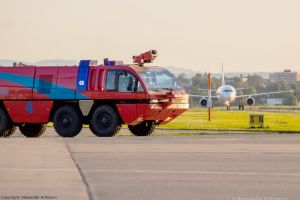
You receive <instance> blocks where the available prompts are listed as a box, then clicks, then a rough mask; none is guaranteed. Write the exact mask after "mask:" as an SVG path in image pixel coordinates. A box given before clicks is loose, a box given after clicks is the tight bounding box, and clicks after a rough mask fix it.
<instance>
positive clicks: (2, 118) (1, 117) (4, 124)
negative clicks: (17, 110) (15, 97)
mask: <svg viewBox="0 0 300 200" xmlns="http://www.w3.org/2000/svg"><path fill="white" fill-rule="evenodd" d="M12 128H13V126H12V122H11V120H10V118H9V116H8V114H7V113H6V111H5V110H4V109H3V108H2V107H0V137H7V135H8V134H9V130H10V129H12ZM10 135H11V134H10Z"/></svg>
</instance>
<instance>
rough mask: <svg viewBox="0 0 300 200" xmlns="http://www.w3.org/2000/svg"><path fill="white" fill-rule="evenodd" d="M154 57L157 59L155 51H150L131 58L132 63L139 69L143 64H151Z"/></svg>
mask: <svg viewBox="0 0 300 200" xmlns="http://www.w3.org/2000/svg"><path fill="white" fill-rule="evenodd" d="M156 57H157V51H156V50H154V49H152V50H149V51H146V52H145V53H142V54H140V55H137V56H133V57H132V59H133V63H136V64H138V65H139V66H140V67H142V66H143V65H144V63H152V62H153V60H154V59H155V58H156Z"/></svg>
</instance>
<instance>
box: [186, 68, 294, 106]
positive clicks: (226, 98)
mask: <svg viewBox="0 0 300 200" xmlns="http://www.w3.org/2000/svg"><path fill="white" fill-rule="evenodd" d="M243 89H247V88H237V89H236V88H234V87H233V86H231V85H226V84H225V76H224V71H223V66H222V85H221V86H220V87H219V88H218V89H217V90H211V91H213V92H216V95H215V96H212V95H211V93H210V92H211V91H209V90H207V89H204V90H207V91H208V92H209V94H208V96H202V95H189V96H191V97H196V98H201V99H200V101H199V104H200V105H201V106H202V107H208V105H209V104H211V103H210V102H209V98H210V97H211V99H212V100H213V99H217V100H218V101H219V102H221V103H223V104H224V105H225V106H226V107H227V110H230V103H231V102H233V101H234V100H236V99H241V100H242V101H243V99H242V98H247V99H246V103H247V105H249V106H252V105H254V104H255V99H254V98H253V96H262V95H269V94H282V93H289V92H292V91H291V90H287V91H278V92H266V93H257V94H244V95H237V94H236V91H238V90H243ZM242 101H241V102H242ZM244 108H245V107H244V104H243V103H242V104H240V105H239V109H240V110H241V109H242V110H244Z"/></svg>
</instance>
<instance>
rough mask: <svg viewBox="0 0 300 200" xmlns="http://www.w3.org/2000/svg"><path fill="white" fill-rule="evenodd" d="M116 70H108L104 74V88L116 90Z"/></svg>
mask: <svg viewBox="0 0 300 200" xmlns="http://www.w3.org/2000/svg"><path fill="white" fill-rule="evenodd" d="M116 74H117V71H116V70H108V71H107V74H106V84H105V88H106V90H110V91H114V90H116Z"/></svg>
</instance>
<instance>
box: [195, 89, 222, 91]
mask: <svg viewBox="0 0 300 200" xmlns="http://www.w3.org/2000/svg"><path fill="white" fill-rule="evenodd" d="M198 90H199V91H208V89H198ZM211 91H212V92H216V91H217V90H211Z"/></svg>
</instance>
